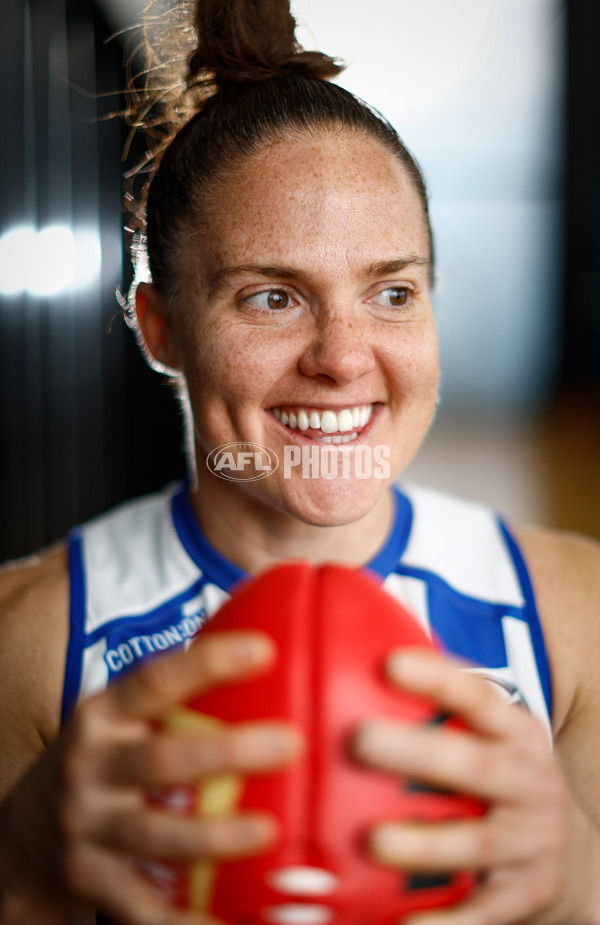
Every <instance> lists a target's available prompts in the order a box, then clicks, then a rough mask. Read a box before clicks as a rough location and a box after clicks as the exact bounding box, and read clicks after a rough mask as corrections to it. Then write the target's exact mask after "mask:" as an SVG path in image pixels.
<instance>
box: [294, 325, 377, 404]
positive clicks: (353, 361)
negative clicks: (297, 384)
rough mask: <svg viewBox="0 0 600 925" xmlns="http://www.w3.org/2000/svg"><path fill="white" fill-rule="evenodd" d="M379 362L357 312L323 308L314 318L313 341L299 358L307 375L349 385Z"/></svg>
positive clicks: (303, 371) (300, 364)
mask: <svg viewBox="0 0 600 925" xmlns="http://www.w3.org/2000/svg"><path fill="white" fill-rule="evenodd" d="M374 365H375V358H374V355H373V352H372V350H371V348H370V347H369V344H368V339H367V336H366V331H365V330H364V327H363V325H362V324H361V323H360V321H359V320H358V319H357V318H356V316H355V315H352V314H347V313H345V312H342V311H335V310H331V311H323V312H321V313H319V315H318V317H317V318H315V320H314V328H313V330H312V336H311V340H310V343H309V344H308V345H307V347H306V349H305V350H304V352H303V353H302V355H301V357H300V361H299V364H298V366H299V369H300V372H301V373H302V374H303V375H304V376H310V377H312V378H317V379H321V380H322V381H327V382H331V383H335V384H336V385H340V386H342V385H347V384H348V383H350V382H353V381H354V380H356V379H358V378H360V376H363V375H365V373H368V372H370V371H371V370H372V369H373V367H374Z"/></svg>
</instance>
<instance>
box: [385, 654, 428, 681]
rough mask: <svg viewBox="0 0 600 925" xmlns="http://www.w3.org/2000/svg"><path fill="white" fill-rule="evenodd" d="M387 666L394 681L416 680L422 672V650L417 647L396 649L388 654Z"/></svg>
mask: <svg viewBox="0 0 600 925" xmlns="http://www.w3.org/2000/svg"><path fill="white" fill-rule="evenodd" d="M387 667H388V671H389V673H390V675H391V676H392V677H393V678H394V680H396V681H407V682H410V681H416V680H417V679H418V678H420V677H421V676H422V674H423V668H424V656H423V652H422V651H420V650H418V649H398V650H397V651H396V652H393V653H392V654H391V655H390V657H389V659H388V663H387Z"/></svg>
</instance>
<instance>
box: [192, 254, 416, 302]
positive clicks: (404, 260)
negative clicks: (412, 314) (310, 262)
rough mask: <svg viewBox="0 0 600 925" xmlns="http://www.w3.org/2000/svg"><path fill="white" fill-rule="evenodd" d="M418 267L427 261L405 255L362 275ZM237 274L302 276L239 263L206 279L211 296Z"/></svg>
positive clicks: (371, 267) (369, 267)
mask: <svg viewBox="0 0 600 925" xmlns="http://www.w3.org/2000/svg"><path fill="white" fill-rule="evenodd" d="M413 266H420V267H428V266H429V259H428V258H427V257H423V256H421V255H419V254H406V255H404V256H402V257H396V258H395V259H394V260H380V261H377V262H376V263H370V264H368V265H367V267H365V269H364V270H363V271H362V275H363V276H365V277H367V278H370V279H371V278H378V277H381V276H388V275H390V274H393V273H401V272H402V271H403V270H406V269H407V268H408V267H413ZM238 273H258V274H260V275H261V276H266V277H268V278H270V279H281V278H282V277H284V278H286V279H298V278H299V277H301V276H303V275H304V274H303V273H302V272H300V271H299V270H298V269H296V268H295V267H288V266H276V265H275V266H267V265H263V264H256V263H240V264H238V265H236V266H231V267H219V269H218V270H214V271H213V272H212V273H211V274H210V275H209V277H208V285H209V290H210V292H211V294H214V292H215V291H217V290H218V289H220V287H221V285H222V284H223V283H224V282H225V280H226V279H227V278H228V277H230V276H235V275H236V274H238Z"/></svg>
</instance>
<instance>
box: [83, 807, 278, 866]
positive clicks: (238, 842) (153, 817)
mask: <svg viewBox="0 0 600 925" xmlns="http://www.w3.org/2000/svg"><path fill="white" fill-rule="evenodd" d="M277 832H278V829H277V824H276V822H275V820H274V819H273V818H272V817H270V816H267V815H265V814H259V813H243V814H240V815H235V816H225V817H206V816H203V817H200V816H181V815H176V814H175V813H169V812H165V811H162V810H155V809H145V810H143V811H140V812H137V813H129V814H127V815H123V814H119V815H113V816H109V817H106V816H105V817H103V819H102V820H99V827H98V830H97V832H96V833H94V834H95V839H96V840H97V841H98V842H101V843H102V845H103V846H104V847H105V848H109V849H112V850H115V851H119V852H123V853H125V854H130V855H134V856H137V857H139V858H148V859H153V860H156V859H157V860H162V861H172V862H186V861H191V860H193V859H194V858H214V859H231V858H241V857H248V856H250V855H254V854H260V853H262V852H264V851H266V850H268V849H269V848H270V847H271V846H272V845H273V843H274V841H275V839H276V838H277Z"/></svg>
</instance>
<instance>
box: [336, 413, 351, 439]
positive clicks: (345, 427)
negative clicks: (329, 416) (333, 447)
mask: <svg viewBox="0 0 600 925" xmlns="http://www.w3.org/2000/svg"><path fill="white" fill-rule="evenodd" d="M337 420H338V426H337V429H338V430H339V431H340V433H342V434H343V433H346V432H347V431H349V430H352V428H353V426H354V424H353V423H352V412H351V411H348V410H347V409H346V408H344V410H343V411H340V412H339V413H338V416H337Z"/></svg>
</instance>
